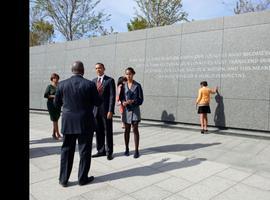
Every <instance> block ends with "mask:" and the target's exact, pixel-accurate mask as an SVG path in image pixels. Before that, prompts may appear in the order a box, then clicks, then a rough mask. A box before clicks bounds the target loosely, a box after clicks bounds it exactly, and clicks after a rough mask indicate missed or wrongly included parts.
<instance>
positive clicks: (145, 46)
mask: <svg viewBox="0 0 270 200" xmlns="http://www.w3.org/2000/svg"><path fill="white" fill-rule="evenodd" d="M147 33H148V30H146V31H145V44H144V65H143V87H145V85H144V75H145V65H146V54H147Z"/></svg>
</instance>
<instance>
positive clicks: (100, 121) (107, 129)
mask: <svg viewBox="0 0 270 200" xmlns="http://www.w3.org/2000/svg"><path fill="white" fill-rule="evenodd" d="M112 129H113V123H112V119H107V116H105V115H102V114H100V113H98V114H97V116H96V145H97V151H98V153H107V155H112V154H113V130H112ZM105 139H106V145H105Z"/></svg>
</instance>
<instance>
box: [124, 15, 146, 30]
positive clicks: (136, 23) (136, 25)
mask: <svg viewBox="0 0 270 200" xmlns="http://www.w3.org/2000/svg"><path fill="white" fill-rule="evenodd" d="M147 25H148V24H147V21H146V19H144V18H139V17H135V18H134V19H133V20H130V23H127V28H128V31H134V30H139V29H145V28H147Z"/></svg>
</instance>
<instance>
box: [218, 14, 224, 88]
mask: <svg viewBox="0 0 270 200" xmlns="http://www.w3.org/2000/svg"><path fill="white" fill-rule="evenodd" d="M221 42H222V43H221V55H220V56H221V58H220V60H221V65H220V68H222V67H223V64H222V60H223V49H224V17H222V39H221ZM219 75H220V78H219V87H221V71H220V72H219ZM221 88H222V87H221Z"/></svg>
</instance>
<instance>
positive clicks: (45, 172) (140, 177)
mask: <svg viewBox="0 0 270 200" xmlns="http://www.w3.org/2000/svg"><path fill="white" fill-rule="evenodd" d="M59 125H60V126H61V124H59ZM51 128H52V124H51V121H50V120H49V116H48V115H45V114H38V113H30V141H29V148H30V156H29V157H30V160H29V164H30V199H31V200H87V199H89V200H106V199H108V200H114V199H115V200H150V199H151V200H152V199H153V200H157V199H162V200H175V199H177V200H193V199H194V200H204V199H211V200H239V199H244V200H249V199H250V200H254V199H258V200H268V199H270V162H269V150H270V141H269V140H263V139H254V138H245V137H235V136H229V135H217V134H214V133H210V134H206V135H201V134H200V133H199V132H198V131H194V130H186V129H183V130H182V129H171V128H164V127H157V126H154V127H152V126H151V125H149V126H147V125H145V124H142V126H141V127H140V128H139V130H140V135H141V140H140V153H141V156H140V157H139V158H138V159H134V158H133V152H134V151H133V150H134V141H133V136H132V133H131V141H130V150H131V155H130V156H128V157H126V156H124V155H123V153H124V149H125V146H124V139H123V129H121V124H120V123H119V121H117V120H116V121H115V122H114V159H113V160H111V161H108V160H107V159H106V157H99V158H93V159H92V162H91V169H90V172H89V175H93V176H95V180H94V181H93V182H92V183H91V184H88V185H85V186H79V185H78V181H77V175H78V165H79V155H78V150H77V149H76V153H75V156H74V164H73V169H72V173H71V177H70V180H69V186H68V187H67V188H63V187H61V186H60V185H59V184H58V176H59V162H60V148H61V144H62V141H55V140H53V139H52V138H51ZM92 151H93V153H95V152H96V150H95V139H93V150H92Z"/></svg>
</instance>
